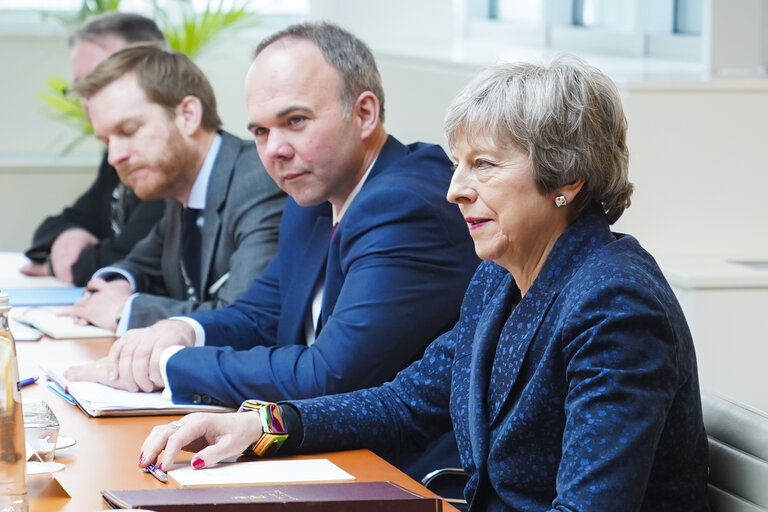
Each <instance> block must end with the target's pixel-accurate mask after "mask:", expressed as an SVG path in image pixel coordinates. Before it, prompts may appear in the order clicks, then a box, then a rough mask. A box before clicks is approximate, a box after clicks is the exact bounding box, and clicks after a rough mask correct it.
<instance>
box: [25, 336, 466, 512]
mask: <svg viewBox="0 0 768 512" xmlns="http://www.w3.org/2000/svg"><path fill="white" fill-rule="evenodd" d="M110 344H111V340H109V339H107V340H104V339H101V340H76V341H64V340H52V339H49V338H43V339H42V340H41V341H38V342H27V341H20V342H17V343H16V347H17V352H18V358H19V373H20V375H21V377H22V378H25V377H29V376H32V375H39V374H40V370H39V368H38V367H37V365H38V364H39V363H41V362H50V361H81V360H90V359H95V358H98V357H101V356H103V355H105V354H106V353H107V350H108V349H109V346H110ZM22 397H23V398H40V399H44V400H45V401H46V402H48V404H49V405H50V406H51V409H53V412H54V413H55V414H56V416H57V418H58V419H59V423H60V434H61V435H66V436H70V437H74V438H75V439H76V440H77V444H76V445H75V446H73V447H71V448H67V449H64V450H60V451H57V453H56V461H57V462H61V463H64V464H66V469H64V470H63V471H60V472H58V473H56V479H57V480H58V481H59V482H60V483H61V485H62V486H63V487H64V489H65V490H66V491H67V492H68V493H69V494H70V496H71V498H62V497H56V496H46V497H34V496H33V497H31V499H30V512H49V511H71V512H93V511H97V510H106V509H107V507H106V505H104V504H103V503H102V501H101V495H100V491H101V490H102V489H161V488H166V487H178V485H177V484H176V483H175V482H174V481H173V480H170V481H169V482H168V484H162V483H160V482H159V481H157V480H156V479H154V478H153V477H151V476H150V475H148V474H146V473H144V472H142V471H140V470H139V469H138V467H137V462H138V457H139V451H140V450H139V448H140V447H141V443H142V441H143V440H144V438H145V437H146V435H147V434H148V433H149V431H150V430H151V429H152V427H153V426H155V425H158V424H162V423H168V422H169V421H171V420H172V419H176V418H178V416H147V417H134V418H88V417H87V416H86V415H85V414H83V412H82V411H80V409H78V408H77V407H76V406H73V405H70V404H69V403H67V402H66V401H64V400H63V399H62V398H60V397H58V396H56V395H55V394H54V393H53V392H52V391H51V390H50V389H48V386H47V384H46V382H45V378H44V377H42V376H41V378H40V380H39V381H38V383H37V384H33V385H31V386H27V387H25V388H23V390H22ZM289 458H328V459H330V460H331V461H332V462H333V463H334V464H336V465H337V466H339V467H340V468H341V469H343V470H344V471H347V472H348V473H350V474H352V475H354V476H355V478H356V479H357V481H383V480H391V481H393V482H395V483H397V484H399V485H401V486H403V487H405V488H407V489H410V490H412V491H415V492H417V493H419V494H422V495H425V496H434V495H433V494H432V493H430V492H429V491H428V490H427V489H425V488H424V487H422V486H421V485H420V484H419V483H418V482H416V481H415V480H413V479H411V478H410V477H408V476H407V475H405V474H404V473H402V472H400V471H399V470H398V469H397V468H395V467H394V466H392V465H390V464H389V463H387V462H386V461H384V460H383V459H381V458H380V457H378V456H377V455H375V454H374V453H372V452H370V451H368V450H351V451H344V452H333V453H321V454H315V455H310V456H299V457H289ZM186 460H188V458H187V459H186ZM444 510H455V509H454V508H453V507H451V506H450V505H448V504H444Z"/></svg>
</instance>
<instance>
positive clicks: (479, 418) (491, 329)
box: [468, 275, 515, 475]
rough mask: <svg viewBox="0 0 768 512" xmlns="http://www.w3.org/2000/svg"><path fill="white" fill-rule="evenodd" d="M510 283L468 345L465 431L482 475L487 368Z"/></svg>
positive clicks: (509, 296) (484, 315) (506, 282)
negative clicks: (468, 362) (469, 362)
mask: <svg viewBox="0 0 768 512" xmlns="http://www.w3.org/2000/svg"><path fill="white" fill-rule="evenodd" d="M514 286H515V285H514V282H513V281H512V276H511V275H510V276H507V278H506V279H505V280H504V281H503V282H502V284H501V286H500V287H499V289H498V290H497V291H496V293H495V294H494V296H493V298H492V299H491V301H490V302H489V304H488V306H486V308H485V309H484V310H483V313H482V316H481V317H480V320H479V322H478V324H477V328H476V329H475V335H474V339H473V343H472V363H471V371H470V376H469V407H468V410H469V431H470V432H471V434H472V435H470V442H471V445H472V457H473V459H474V461H475V466H476V467H477V468H478V471H479V472H480V474H481V475H482V474H484V472H485V466H486V464H485V462H486V458H487V457H488V437H489V432H488V425H489V422H488V414H487V411H488V408H487V406H486V398H487V395H488V383H489V375H490V370H491V365H492V364H493V359H494V354H495V352H496V345H497V342H498V339H499V334H500V332H501V329H502V327H503V326H504V323H505V322H506V319H507V312H508V311H509V308H510V307H511V302H512V297H513V289H514Z"/></svg>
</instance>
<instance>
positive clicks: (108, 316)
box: [72, 277, 133, 331]
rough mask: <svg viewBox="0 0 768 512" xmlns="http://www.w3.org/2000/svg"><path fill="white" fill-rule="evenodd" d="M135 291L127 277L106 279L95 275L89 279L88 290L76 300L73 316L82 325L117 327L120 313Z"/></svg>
mask: <svg viewBox="0 0 768 512" xmlns="http://www.w3.org/2000/svg"><path fill="white" fill-rule="evenodd" d="M132 293H133V290H131V285H130V283H128V281H126V280H125V279H115V280H114V281H109V282H107V281H105V280H103V279H101V278H98V277H95V278H93V279H91V280H90V281H88V286H87V289H86V292H85V293H84V294H83V296H82V297H81V298H80V299H78V301H77V302H75V306H74V307H73V308H72V316H74V317H75V318H76V321H77V323H79V324H80V325H88V324H89V323H91V324H93V325H97V326H99V327H103V328H104V329H110V330H113V331H114V330H115V329H117V318H118V316H119V315H118V313H120V312H122V310H123V306H125V301H127V300H128V298H129V297H130V296H131V294H132Z"/></svg>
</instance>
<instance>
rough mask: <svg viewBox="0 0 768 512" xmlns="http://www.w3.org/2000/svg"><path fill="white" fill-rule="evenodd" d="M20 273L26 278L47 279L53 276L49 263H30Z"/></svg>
mask: <svg viewBox="0 0 768 512" xmlns="http://www.w3.org/2000/svg"><path fill="white" fill-rule="evenodd" d="M19 272H21V273H22V274H24V275H25V276H32V277H47V276H50V275H51V272H50V270H49V269H48V264H47V263H36V262H34V261H28V262H27V264H26V265H24V266H23V267H21V268H20V269H19Z"/></svg>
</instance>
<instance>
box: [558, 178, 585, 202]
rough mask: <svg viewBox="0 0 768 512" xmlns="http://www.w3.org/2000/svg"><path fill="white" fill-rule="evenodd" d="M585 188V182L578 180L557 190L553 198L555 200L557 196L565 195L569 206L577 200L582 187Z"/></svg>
mask: <svg viewBox="0 0 768 512" xmlns="http://www.w3.org/2000/svg"><path fill="white" fill-rule="evenodd" d="M583 186H584V180H576V181H574V182H573V183H569V184H567V185H564V186H562V187H560V188H558V189H556V190H555V191H554V192H553V193H552V197H553V198H554V197H556V196H559V195H563V196H565V199H566V201H567V204H571V203H573V201H574V200H575V199H576V196H577V195H578V193H579V192H580V191H581V187H583Z"/></svg>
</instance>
